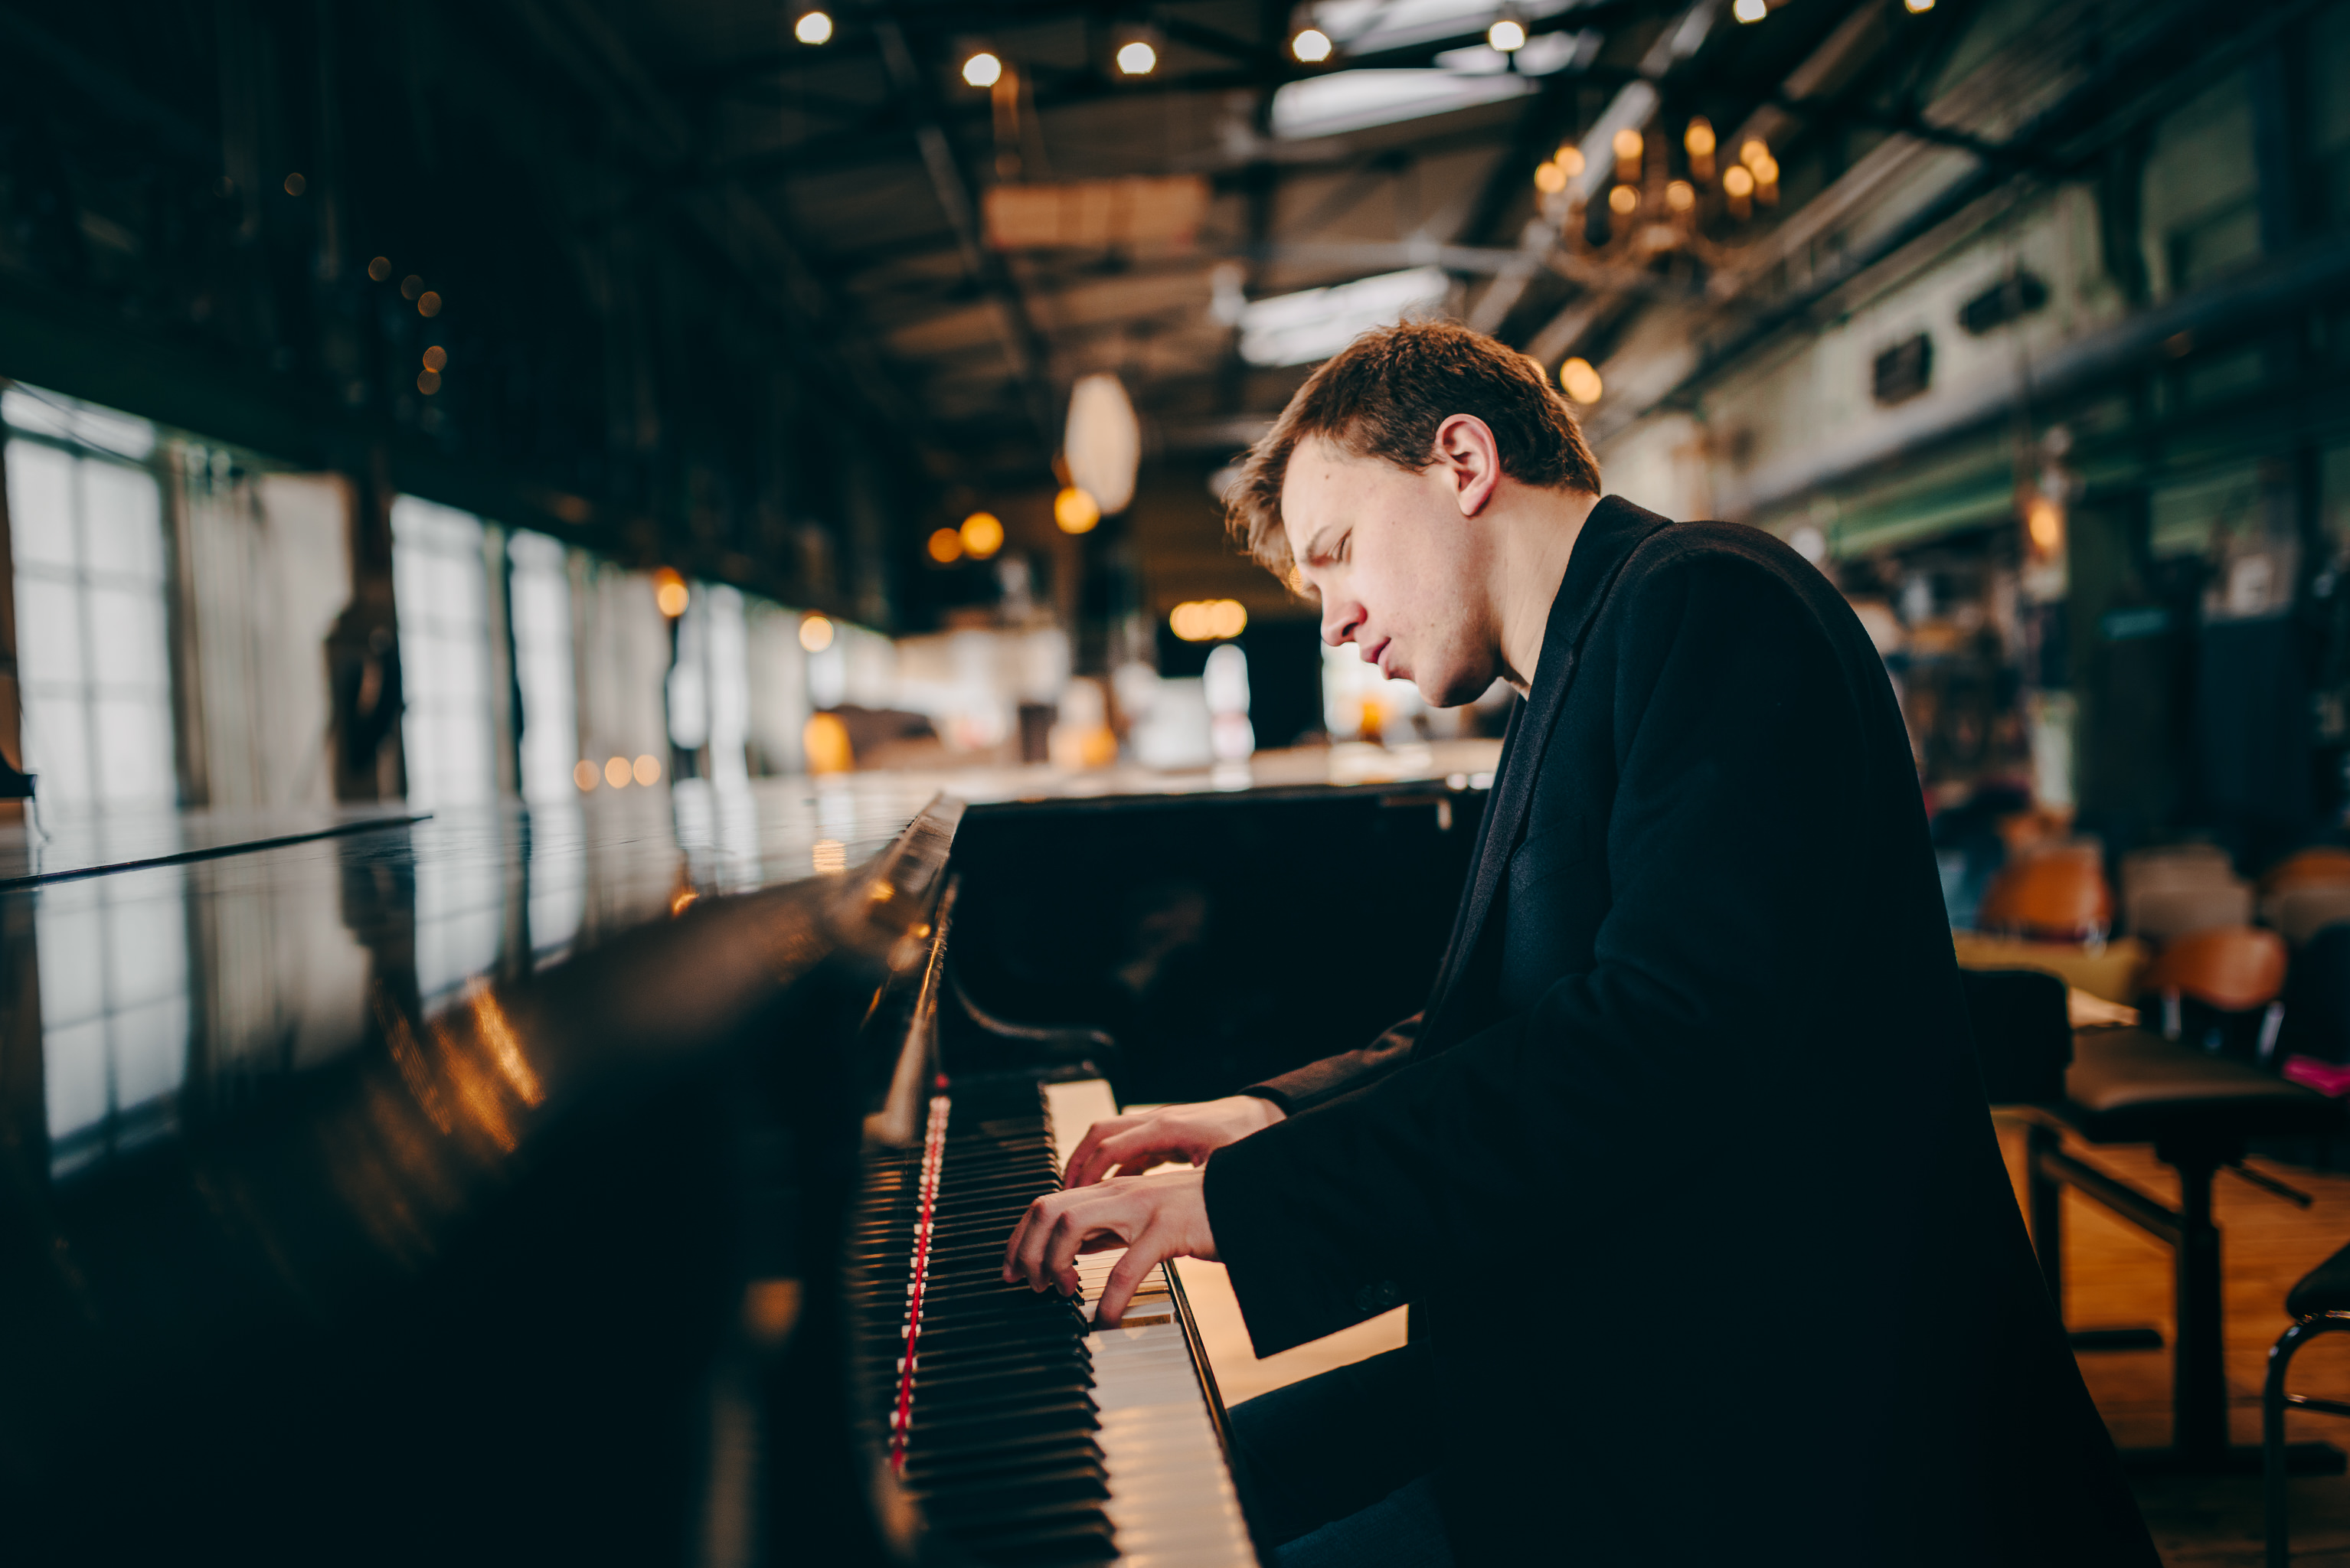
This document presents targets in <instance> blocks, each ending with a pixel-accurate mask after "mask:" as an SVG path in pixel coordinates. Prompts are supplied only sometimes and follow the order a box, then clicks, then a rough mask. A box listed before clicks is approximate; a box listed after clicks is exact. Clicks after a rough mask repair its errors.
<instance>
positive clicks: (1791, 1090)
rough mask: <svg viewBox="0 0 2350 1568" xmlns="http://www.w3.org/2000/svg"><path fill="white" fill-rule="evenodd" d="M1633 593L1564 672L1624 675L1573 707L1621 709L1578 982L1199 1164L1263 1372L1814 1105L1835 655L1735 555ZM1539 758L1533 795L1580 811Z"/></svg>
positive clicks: (1631, 1198) (1853, 701)
mask: <svg viewBox="0 0 2350 1568" xmlns="http://www.w3.org/2000/svg"><path fill="white" fill-rule="evenodd" d="M1624 587H1625V590H1626V591H1627V596H1628V602H1627V604H1626V607H1625V608H1624V610H1623V612H1622V616H1621V618H1620V620H1619V621H1618V622H1617V628H1615V629H1614V630H1613V631H1612V633H1610V632H1608V631H1607V628H1600V634H1602V635H1611V636H1612V637H1613V639H1614V640H1615V649H1614V652H1615V657H1614V659H1612V660H1607V659H1591V658H1589V657H1588V652H1589V650H1586V660H1585V662H1586V673H1584V674H1582V675H1580V676H1578V677H1577V679H1578V680H1584V681H1604V680H1607V679H1608V678H1609V670H1611V668H1612V672H1613V687H1612V690H1610V689H1605V688H1603V689H1602V690H1601V691H1593V690H1588V689H1586V690H1582V691H1572V690H1571V691H1569V692H1568V693H1567V694H1566V697H1565V701H1567V702H1568V703H1569V704H1575V705H1586V704H1588V703H1590V702H1591V701H1595V700H1600V701H1608V702H1610V703H1611V704H1612V710H1611V711H1612V720H1611V722H1612V738H1611V739H1612V745H1613V748H1614V758H1613V761H1614V763H1615V768H1616V779H1615V781H1614V791H1613V795H1612V804H1605V803H1607V800H1608V797H1607V795H1605V794H1602V795H1601V796H1600V800H1601V802H1602V808H1603V809H1606V810H1607V812H1608V817H1607V829H1606V845H1607V854H1606V859H1607V864H1606V872H1605V874H1606V876H1607V889H1608V894H1609V901H1608V904H1607V912H1606V914H1605V915H1604V917H1603V918H1602V919H1600V921H1599V924H1598V928H1597V932H1596V937H1595V938H1594V939H1593V940H1592V945H1591V950H1590V952H1591V957H1590V967H1589V968H1588V969H1587V970H1584V971H1580V972H1570V971H1565V968H1564V961H1562V965H1561V968H1560V970H1559V971H1558V978H1556V979H1555V980H1554V981H1552V982H1551V983H1549V984H1548V985H1547V987H1546V989H1544V990H1541V991H1539V992H1537V993H1536V996H1535V1000H1534V1002H1533V1003H1532V1005H1530V1006H1528V1007H1526V1008H1525V1009H1524V1010H1523V1011H1522V1012H1517V1013H1515V1014H1513V1015H1512V1016H1509V1017H1506V1018H1504V1019H1503V1021H1502V1022H1500V1023H1496V1024H1494V1025H1493V1026H1492V1027H1490V1028H1487V1029H1485V1030H1483V1031H1482V1032H1480V1033H1476V1034H1473V1035H1471V1036H1469V1037H1467V1038H1466V1039H1463V1040H1461V1041H1460V1042H1458V1043H1455V1044H1451V1045H1450V1046H1449V1048H1444V1049H1440V1050H1438V1051H1436V1052H1434V1053H1433V1054H1430V1053H1421V1054H1419V1055H1417V1056H1415V1057H1413V1058H1412V1059H1410V1060H1409V1061H1405V1062H1402V1063H1401V1064H1399V1065H1397V1066H1395V1067H1394V1068H1393V1069H1392V1070H1390V1071H1388V1072H1386V1073H1385V1074H1383V1075H1380V1076H1378V1078H1377V1079H1375V1080H1373V1081H1371V1082H1369V1083H1367V1085H1363V1086H1361V1087H1357V1088H1355V1089H1353V1090H1352V1091H1351V1092H1347V1093H1343V1094H1341V1095H1339V1096H1336V1098H1332V1099H1328V1100H1326V1101H1323V1102H1319V1103H1317V1104H1316V1105H1315V1106H1312V1107H1310V1108H1308V1109H1307V1110H1305V1112H1304V1113H1303V1114H1301V1115H1298V1116H1293V1117H1291V1118H1290V1119H1288V1120H1286V1121H1284V1122H1281V1123H1278V1124H1276V1125H1274V1127H1269V1128H1267V1129H1265V1130H1264V1131H1263V1132H1261V1133H1258V1134H1256V1135H1255V1136H1254V1137H1249V1138H1246V1139H1243V1140H1242V1141H1241V1142H1239V1143H1236V1144H1234V1145H1232V1147H1229V1148H1226V1149H1223V1150H1222V1151H1220V1152H1219V1153H1218V1154H1217V1156H1216V1158H1214V1159H1213V1160H1212V1161H1211V1162H1210V1164H1209V1165H1208V1167H1207V1170H1206V1192H1207V1202H1208V1211H1209V1219H1210V1223H1211V1226H1212V1227H1213V1229H1214V1232H1215V1237H1216V1246H1217V1250H1218V1253H1219V1255H1220V1256H1221V1257H1222V1259H1223V1260H1224V1262H1226V1264H1227V1265H1228V1266H1229V1268H1230V1270H1231V1275H1232V1285H1233V1290H1234V1293H1235V1294H1236V1295H1237V1296H1238V1297H1239V1299H1240V1303H1241V1307H1242V1310H1243V1315H1244V1316H1245V1318H1246V1320H1247V1322H1248V1325H1249V1332H1250V1335H1251V1338H1252V1339H1253V1342H1254V1344H1255V1347H1256V1351H1257V1354H1258V1355H1271V1354H1273V1353H1274V1352H1276V1351H1279V1350H1283V1349H1285V1348H1287V1347H1288V1346H1290V1345H1296V1344H1300V1343H1303V1342H1304V1341H1305V1340H1308V1339H1313V1338H1317V1337H1319V1336H1320V1335H1322V1334H1328V1333H1331V1332H1333V1331H1335V1330H1336V1329H1338V1328H1342V1327H1344V1326H1346V1325H1347V1324H1350V1323H1354V1322H1357V1321H1360V1320H1361V1319H1362V1318H1364V1317H1366V1316H1368V1315H1371V1314H1374V1313H1376V1312H1379V1311H1384V1310H1385V1309H1386V1308H1387V1307H1389V1306H1392V1305H1394V1304H1396V1303H1398V1302H1399V1301H1401V1300H1405V1299H1409V1297H1410V1296H1411V1295H1412V1293H1413V1292H1414V1290H1415V1288H1416V1287H1415V1282H1416V1281H1418V1280H1421V1279H1425V1278H1428V1277H1430V1275H1432V1274H1434V1273H1436V1272H1440V1271H1444V1270H1446V1269H1447V1267H1448V1265H1449V1263H1450V1262H1451V1261H1453V1260H1458V1259H1460V1258H1461V1257H1463V1256H1464V1255H1474V1253H1473V1252H1471V1251H1469V1250H1471V1249H1478V1248H1494V1249H1500V1250H1502V1251H1504V1252H1505V1251H1506V1250H1507V1249H1508V1248H1510V1247H1511V1246H1513V1245H1516V1244H1522V1239H1523V1235H1524V1234H1525V1233H1526V1231H1525V1227H1526V1226H1527V1225H1529V1224H1536V1223H1538V1224H1540V1225H1541V1226H1543V1227H1545V1228H1547V1229H1548V1230H1550V1231H1561V1230H1564V1229H1569V1228H1572V1227H1573V1226H1574V1225H1575V1223H1577V1220H1576V1214H1577V1212H1578V1211H1581V1212H1586V1213H1608V1212H1614V1213H1618V1214H1620V1213H1621V1212H1622V1211H1623V1210H1624V1207H1625V1206H1626V1205H1627V1204H1634V1203H1642V1202H1648V1201H1656V1200H1659V1199H1660V1198H1661V1197H1662V1196H1663V1194H1661V1193H1660V1192H1659V1190H1658V1182H1659V1176H1658V1173H1657V1172H1656V1171H1655V1169H1654V1168H1653V1162H1652V1161H1650V1160H1648V1158H1646V1152H1647V1151H1648V1149H1649V1148H1651V1147H1653V1146H1654V1144H1655V1142H1656V1140H1657V1139H1658V1138H1659V1137H1664V1136H1669V1137H1673V1138H1674V1139H1676V1140H1680V1139H1686V1138H1705V1137H1710V1136H1714V1134H1715V1133H1716V1132H1717V1131H1718V1130H1720V1129H1722V1128H1726V1127H1732V1126H1737V1125H1746V1126H1751V1125H1752V1124H1753V1122H1754V1119H1755V1118H1756V1117H1757V1116H1770V1115H1773V1114H1776V1113H1778V1112H1780V1111H1781V1110H1783V1109H1785V1108H1786V1107H1787V1106H1788V1105H1789V1103H1790V1102H1791V1099H1792V1097H1793V1096H1797V1095H1800V1094H1801V1092H1802V1088H1801V1085H1803V1083H1804V1078H1805V1064H1804V1061H1803V1050H1802V1043H1803V1042H1804V1040H1805V1039H1806V1033H1807V1032H1806V1029H1805V1026H1804V1020H1805V1013H1806V1009H1807V1008H1810V1007H1813V1006H1815V1005H1817V1002H1816V998H1815V996H1814V989H1815V988H1814V987H1813V986H1812V985H1810V984H1808V983H1807V982H1806V981H1805V978H1804V958H1805V952H1804V947H1805V944H1807V943H1816V942H1817V941H1818V940H1820V935H1819V933H1820V932H1821V930H1822V929H1825V927H1823V926H1822V925H1820V924H1818V923H1816V922H1817V921H1818V920H1819V919H1820V918H1821V915H1822V912H1823V911H1825V910H1828V909H1835V908H1837V900H1838V899H1839V898H1840V896H1845V895H1842V894H1840V889H1842V888H1846V887H1848V886H1849V879H1848V878H1846V877H1843V876H1841V875H1840V873H1839V872H1838V870H1837V869H1836V868H1837V867H1839V866H1840V865H1842V864H1844V863H1845V862H1847V861H1849V860H1850V859H1851V853H1850V849H1851V845H1852V836H1853V835H1854V834H1855V833H1856V831H1857V829H1856V826H1855V824H1854V821H1853V817H1852V814H1853V813H1854V811H1855V810H1856V804H1855V803H1856V800H1857V799H1858V798H1860V795H1861V793H1862V791H1863V789H1864V787H1865V784H1864V777H1863V774H1864V768H1865V758H1866V755H1867V752H1866V746H1865V744H1864V741H1863V723H1862V717H1861V715H1862V708H1861V703H1860V698H1859V693H1858V692H1857V691H1856V689H1855V687H1854V685H1853V681H1852V677H1851V676H1850V675H1849V673H1848V671H1849V670H1850V669H1851V666H1850V664H1849V663H1848V662H1847V660H1848V659H1849V658H1850V654H1849V650H1846V653H1845V655H1844V656H1843V657H1840V656H1839V649H1838V644H1837V639H1836V634H1835V633H1834V632H1832V631H1831V629H1830V628H1828V627H1826V626H1825V625H1824V624H1823V623H1822V621H1821V619H1820V618H1819V613H1818V612H1816V611H1814V609H1813V607H1811V606H1810V605H1808V604H1807V603H1806V602H1805V601H1804V598H1803V597H1800V596H1799V594H1798V593H1797V591H1796V590H1795V589H1794V587H1793V586H1792V585H1791V584H1789V583H1788V582H1787V581H1785V580H1784V579H1783V577H1781V576H1778V574H1777V572H1776V571H1775V570H1774V569H1773V568H1770V567H1767V566H1763V564H1761V563H1759V562H1757V561H1753V560H1750V559H1747V558H1744V557H1741V556H1735V555H1730V554H1726V553H1705V554H1697V555H1693V556H1688V557H1684V558H1682V559H1679V560H1677V561H1673V562H1669V563H1668V564H1665V565H1663V566H1658V567H1656V568H1653V569H1652V570H1651V571H1649V572H1648V573H1647V574H1646V575H1644V576H1643V577H1642V578H1641V579H1640V580H1638V581H1637V582H1627V584H1625V585H1624ZM1880 678H1881V677H1880ZM1566 730H1567V726H1566V725H1565V723H1563V722H1562V723H1561V724H1560V725H1559V726H1558V727H1557V729H1556V730H1555V732H1554V734H1553V737H1552V744H1553V745H1556V744H1558V743H1560V742H1559V736H1560V735H1561V734H1564V733H1565V732H1566ZM1586 749H1587V748H1586ZM1576 761H1577V762H1578V763H1580V762H1583V761H1586V759H1585V758H1582V757H1578V758H1577V759H1576ZM1544 763H1545V766H1544V776H1543V778H1542V779H1541V781H1540V782H1539V783H1538V784H1537V785H1536V788H1537V790H1538V791H1539V792H1541V798H1544V799H1549V798H1554V797H1553V794H1552V792H1556V791H1567V792H1571V794H1573V795H1574V796H1575V797H1576V798H1575V801H1574V802H1570V805H1573V804H1577V803H1579V801H1580V799H1581V798H1583V797H1584V795H1585V793H1586V792H1589V791H1590V790H1591V789H1592V785H1591V784H1590V782H1589V780H1588V779H1586V778H1578V777H1576V776H1575V775H1576V774H1577V773H1578V772H1579V771H1583V770H1581V769H1579V768H1578V767H1577V766H1573V765H1568V764H1567V763H1565V762H1562V761H1561V760H1560V759H1557V758H1555V757H1553V756H1550V755H1547V754H1546V755H1545V758H1544ZM1839 850H1841V851H1842V853H1841V854H1840V853H1839ZM1531 869H1532V870H1533V873H1534V875H1535V876H1537V877H1539V876H1540V875H1541V871H1542V868H1540V867H1534V868H1531ZM1560 874H1569V873H1567V872H1566V871H1565V870H1562V871H1561V872H1560ZM1584 874H1586V875H1596V874H1597V870H1596V867H1593V868H1588V869H1586V871H1585V873H1584ZM1509 918H1510V919H1512V920H1513V921H1515V920H1517V919H1519V911H1518V910H1517V909H1515V908H1514V907H1513V909H1512V910H1511V912H1510V916H1509ZM1812 967H1813V969H1814V971H1816V968H1817V965H1816V962H1815V961H1814V964H1813V966H1812ZM1537 983H1539V981H1537ZM1814 1070H1825V1068H1815V1069H1814ZM1307 1071H1309V1072H1310V1071H1312V1069H1308V1070H1307ZM1791 1114H1792V1113H1791ZM1740 1118H1743V1122H1742V1123H1741V1122H1740ZM1782 1125H1784V1124H1782ZM1562 1192H1567V1193H1575V1194H1578V1195H1579V1196H1580V1198H1581V1199H1582V1200H1583V1201H1582V1202H1581V1203H1579V1204H1570V1205H1565V1206H1560V1205H1558V1204H1556V1203H1555V1195H1556V1194H1559V1193H1562ZM1537 1206H1539V1207H1540V1208H1541V1209H1542V1210H1543V1212H1542V1213H1541V1214H1540V1215H1536V1214H1535V1213H1534V1212H1533V1211H1532V1210H1534V1208H1535V1207H1537Z"/></svg>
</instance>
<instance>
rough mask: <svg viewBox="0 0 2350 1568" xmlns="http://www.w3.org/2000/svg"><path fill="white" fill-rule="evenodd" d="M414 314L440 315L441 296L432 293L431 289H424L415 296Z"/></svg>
mask: <svg viewBox="0 0 2350 1568" xmlns="http://www.w3.org/2000/svg"><path fill="white" fill-rule="evenodd" d="M416 314H417V315H419V316H438V315H440V314H441V296H439V295H437V294H435V293H433V292H432V290H431V289H429V288H428V289H426V290H425V291H424V292H423V293H422V294H421V295H420V296H417V300H416Z"/></svg>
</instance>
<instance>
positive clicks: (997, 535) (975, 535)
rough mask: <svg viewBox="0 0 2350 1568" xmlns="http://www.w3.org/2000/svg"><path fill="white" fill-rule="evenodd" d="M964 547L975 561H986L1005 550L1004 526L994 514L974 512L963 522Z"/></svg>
mask: <svg viewBox="0 0 2350 1568" xmlns="http://www.w3.org/2000/svg"><path fill="white" fill-rule="evenodd" d="M960 532H961V533H962V547H963V549H964V551H965V552H966V553H968V554H969V555H970V556H972V559H973V560H979V561H984V560H985V559H987V558H988V557H989V556H993V554H995V552H996V551H998V550H1001V549H1002V548H1003V524H1002V523H1001V522H999V521H998V520H997V519H996V516H995V514H994V513H993V512H974V513H972V514H971V515H970V516H968V517H966V518H964V519H963V520H962V529H961V530H960Z"/></svg>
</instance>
